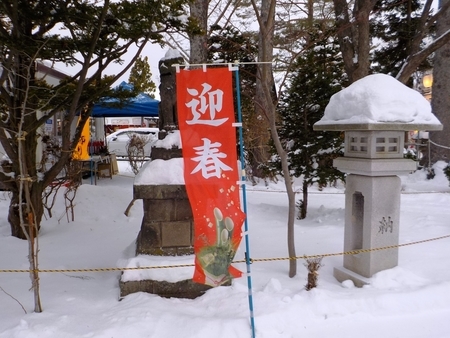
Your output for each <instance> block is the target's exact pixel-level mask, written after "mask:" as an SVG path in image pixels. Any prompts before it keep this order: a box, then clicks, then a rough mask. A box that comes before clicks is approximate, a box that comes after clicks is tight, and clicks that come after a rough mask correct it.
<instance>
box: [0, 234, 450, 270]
mask: <svg viewBox="0 0 450 338" xmlns="http://www.w3.org/2000/svg"><path fill="white" fill-rule="evenodd" d="M444 238H450V234H449V235H445V236H440V237H435V238H429V239H424V240H420V241H415V242H410V243H403V244H398V245H389V246H383V247H379V248H372V249H359V250H351V251H344V252H337V253H328V254H321V255H303V256H296V257H278V258H250V261H251V262H252V263H255V262H272V261H286V260H299V259H305V260H306V259H314V258H320V257H333V256H344V255H356V254H359V253H368V252H372V251H381V250H389V249H396V248H401V247H405V246H410V245H415V244H422V243H426V242H432V241H437V240H440V239H444ZM232 263H246V260H245V259H242V260H235V261H233V262H232ZM192 266H194V264H178V265H161V266H140V267H130V268H127V267H116V268H93V269H36V270H26V269H0V273H23V272H42V273H47V272H58V273H60V272H69V273H70V272H71V273H74V272H110V271H129V270H150V269H171V268H186V267H192Z"/></svg>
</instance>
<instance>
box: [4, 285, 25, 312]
mask: <svg viewBox="0 0 450 338" xmlns="http://www.w3.org/2000/svg"><path fill="white" fill-rule="evenodd" d="M0 290H2V291H3V292H4V293H5V294H7V295H8V296H9V297H11V298H12V299H14V300H15V301H16V302H17V303H18V304H19V305H20V306H21V307H22V310H23V312H25V314H27V310H25V308H24V307H23V305H22V303H21V302H19V301H18V300H17V299H16V298H14V297H13V296H12V295H11V294H9V293H8V292H6V291H5V290H4V289H3V288H2V287H1V286H0Z"/></svg>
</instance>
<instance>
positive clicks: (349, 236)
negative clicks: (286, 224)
mask: <svg viewBox="0 0 450 338" xmlns="http://www.w3.org/2000/svg"><path fill="white" fill-rule="evenodd" d="M314 129H315V130H333V131H336V130H340V131H344V135H345V136H344V137H345V140H344V144H345V149H344V157H340V158H337V159H335V160H334V162H333V165H334V166H335V167H336V168H337V169H339V170H340V171H342V172H344V173H346V174H347V177H346V190H345V230H344V251H345V252H348V251H355V250H361V252H359V253H356V254H346V255H344V266H343V267H339V268H335V269H334V276H335V277H336V279H337V280H339V281H340V282H342V281H344V280H349V279H350V280H352V281H353V282H354V284H355V285H356V286H359V287H361V286H363V285H364V284H369V283H370V277H372V276H373V275H374V274H375V273H377V272H379V271H382V270H385V269H390V268H393V267H395V266H397V265H398V247H397V245H398V243H399V225H400V194H401V181H400V178H399V177H398V175H402V174H408V173H410V172H413V171H415V170H416V168H417V164H416V162H414V161H413V160H409V159H405V158H403V150H404V140H405V132H406V131H410V130H441V129H442V125H441V124H440V122H439V121H438V120H437V119H436V117H435V116H434V115H433V114H432V113H431V108H430V104H429V103H428V101H427V100H426V99H425V98H423V97H422V96H421V95H420V93H418V92H416V91H414V90H412V89H410V88H408V87H406V86H404V85H403V84H401V83H400V82H398V81H397V80H395V79H394V78H392V77H390V76H388V75H383V74H375V75H369V76H367V77H365V78H363V79H361V80H359V81H356V82H355V83H353V84H352V85H351V86H349V87H348V88H346V89H344V90H342V91H341V92H339V93H337V94H335V95H334V96H333V97H332V98H331V100H330V103H329V104H328V106H327V107H326V110H325V115H324V117H323V118H322V119H321V120H320V121H319V122H317V123H316V124H315V125H314ZM381 247H392V248H389V249H385V250H374V251H372V250H371V249H375V248H381Z"/></svg>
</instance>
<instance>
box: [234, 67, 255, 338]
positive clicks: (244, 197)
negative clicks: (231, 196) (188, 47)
mask: <svg viewBox="0 0 450 338" xmlns="http://www.w3.org/2000/svg"><path fill="white" fill-rule="evenodd" d="M235 74H236V77H235V79H236V102H237V112H238V122H239V123H240V127H239V153H240V160H241V165H242V172H241V175H242V176H241V181H242V184H241V186H242V200H243V203H244V213H245V221H244V230H245V237H244V238H245V251H246V252H245V263H246V265H247V285H248V305H249V309H250V324H251V328H252V338H255V317H254V314H253V292H252V276H251V272H250V265H251V258H250V243H249V236H248V217H247V194H246V189H245V180H246V175H245V169H244V163H245V159H244V140H243V137H242V111H241V88H240V80H239V69H237V70H235Z"/></svg>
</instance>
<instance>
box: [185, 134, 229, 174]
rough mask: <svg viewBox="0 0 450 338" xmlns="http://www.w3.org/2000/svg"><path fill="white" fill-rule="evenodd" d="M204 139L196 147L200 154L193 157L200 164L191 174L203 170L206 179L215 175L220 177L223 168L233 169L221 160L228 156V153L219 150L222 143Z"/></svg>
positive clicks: (197, 152) (224, 169)
mask: <svg viewBox="0 0 450 338" xmlns="http://www.w3.org/2000/svg"><path fill="white" fill-rule="evenodd" d="M202 140H203V145H202V146H199V147H194V149H195V150H196V152H195V153H196V154H197V155H199V156H197V157H194V158H192V160H193V161H195V162H198V165H197V166H196V167H195V168H194V170H192V171H191V174H195V173H196V172H199V171H201V173H202V176H203V177H204V178H206V179H208V178H210V177H214V176H215V177H217V178H220V173H221V171H222V170H223V171H226V170H233V169H231V168H230V167H229V166H227V165H226V164H225V163H223V162H222V161H221V160H220V159H221V158H226V157H227V154H225V153H222V152H220V151H219V148H220V147H221V146H222V144H221V143H219V142H214V143H211V140H210V139H208V138H202Z"/></svg>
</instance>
